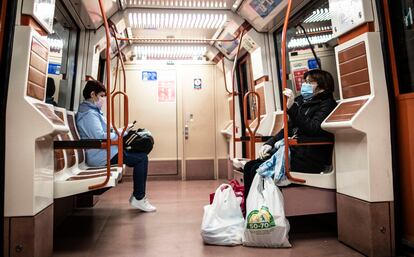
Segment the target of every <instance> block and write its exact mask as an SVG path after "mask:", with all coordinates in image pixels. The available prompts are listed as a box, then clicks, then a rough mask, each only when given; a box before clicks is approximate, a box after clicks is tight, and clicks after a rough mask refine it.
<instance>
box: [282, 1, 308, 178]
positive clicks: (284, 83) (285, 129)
mask: <svg viewBox="0 0 414 257" xmlns="http://www.w3.org/2000/svg"><path fill="white" fill-rule="evenodd" d="M291 9H292V0H289V2H288V6H287V10H286V16H285V23H284V24H283V32H282V91H284V90H285V89H286V87H287V78H286V71H287V68H286V32H287V28H288V25H289V17H290V12H291ZM283 132H284V133H283V138H284V141H285V172H286V177H287V178H288V179H289V180H290V181H292V182H298V183H305V182H306V181H305V180H303V179H298V178H294V177H292V176H291V174H290V162H289V134H288V133H289V127H288V117H287V96H285V95H283Z"/></svg>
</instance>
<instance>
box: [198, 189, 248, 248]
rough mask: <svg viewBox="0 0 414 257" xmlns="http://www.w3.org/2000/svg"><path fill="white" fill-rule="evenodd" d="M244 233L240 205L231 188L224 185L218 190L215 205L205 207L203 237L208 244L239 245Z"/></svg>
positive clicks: (202, 227) (202, 226)
mask: <svg viewBox="0 0 414 257" xmlns="http://www.w3.org/2000/svg"><path fill="white" fill-rule="evenodd" d="M222 188H224V189H223V190H222ZM243 231H244V219H243V214H242V212H241V209H240V203H239V202H238V201H237V199H236V195H235V194H234V191H233V189H232V188H231V186H230V185H227V184H222V185H221V186H219V187H218V188H217V190H216V193H215V195H214V200H213V203H212V204H211V205H206V206H204V216H203V222H202V224H201V237H202V238H203V240H204V242H205V243H206V244H213V245H239V244H241V243H242V236H243Z"/></svg>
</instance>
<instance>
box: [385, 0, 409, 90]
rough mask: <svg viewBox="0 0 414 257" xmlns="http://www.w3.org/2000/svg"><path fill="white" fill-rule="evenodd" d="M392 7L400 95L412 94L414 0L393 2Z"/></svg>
mask: <svg viewBox="0 0 414 257" xmlns="http://www.w3.org/2000/svg"><path fill="white" fill-rule="evenodd" d="M390 5H391V6H390V9H391V16H392V17H391V20H392V25H393V33H394V49H395V55H396V59H397V65H398V75H399V87H400V93H411V92H414V26H413V14H414V13H413V12H414V0H400V1H391V2H390ZM396 39H397V40H396Z"/></svg>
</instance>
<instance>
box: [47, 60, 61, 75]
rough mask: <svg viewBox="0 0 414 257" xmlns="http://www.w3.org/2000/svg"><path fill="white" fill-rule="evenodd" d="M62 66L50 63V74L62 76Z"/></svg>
mask: <svg viewBox="0 0 414 257" xmlns="http://www.w3.org/2000/svg"><path fill="white" fill-rule="evenodd" d="M60 67H61V66H60V64H56V63H49V67H48V71H47V72H48V73H49V74H53V75H60Z"/></svg>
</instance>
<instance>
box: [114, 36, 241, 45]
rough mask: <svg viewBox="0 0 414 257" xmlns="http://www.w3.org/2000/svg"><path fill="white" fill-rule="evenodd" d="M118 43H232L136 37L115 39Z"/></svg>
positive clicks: (201, 39) (230, 40) (194, 39)
mask: <svg viewBox="0 0 414 257" xmlns="http://www.w3.org/2000/svg"><path fill="white" fill-rule="evenodd" d="M115 39H116V40H120V41H134V42H135V43H156V44H170V43H179V44H194V43H209V42H223V43H224V42H233V41H235V40H237V37H235V38H233V39H215V38H138V37H115Z"/></svg>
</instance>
